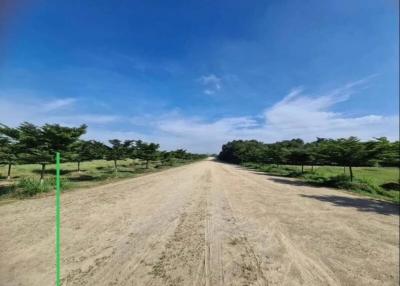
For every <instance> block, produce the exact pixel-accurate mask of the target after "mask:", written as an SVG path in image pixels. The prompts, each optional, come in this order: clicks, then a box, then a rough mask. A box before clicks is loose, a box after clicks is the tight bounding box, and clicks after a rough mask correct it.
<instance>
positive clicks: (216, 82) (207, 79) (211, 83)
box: [199, 74, 222, 95]
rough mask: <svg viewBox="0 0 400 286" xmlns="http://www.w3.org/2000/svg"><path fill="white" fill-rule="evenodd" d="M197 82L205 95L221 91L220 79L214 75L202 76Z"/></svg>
mask: <svg viewBox="0 0 400 286" xmlns="http://www.w3.org/2000/svg"><path fill="white" fill-rule="evenodd" d="M199 82H200V83H201V84H202V85H203V86H204V90H203V92H204V93H205V94H207V95H211V94H214V93H216V92H218V91H219V90H221V89H222V79H221V78H219V77H217V76H216V75H215V74H209V75H203V76H201V77H200V78H199Z"/></svg>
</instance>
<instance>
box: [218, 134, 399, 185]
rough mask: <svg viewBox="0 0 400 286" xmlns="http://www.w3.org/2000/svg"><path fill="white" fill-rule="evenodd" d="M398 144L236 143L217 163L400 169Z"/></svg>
mask: <svg viewBox="0 0 400 286" xmlns="http://www.w3.org/2000/svg"><path fill="white" fill-rule="evenodd" d="M399 152H400V144H399V141H395V142H390V141H389V140H388V139H387V138H386V137H380V138H375V139H374V140H369V141H364V142H363V141H361V140H359V139H358V138H357V137H354V136H351V137H349V138H340V139H328V138H317V140H316V141H314V142H309V143H305V142H304V141H303V140H302V139H292V140H284V141H279V142H275V143H269V144H268V143H263V142H260V141H257V140H234V141H231V142H228V143H226V144H224V145H223V146H222V150H221V152H220V153H219V155H218V159H219V160H221V161H224V162H228V163H234V164H243V163H262V164H276V165H277V166H279V165H300V166H302V172H303V167H304V165H310V166H316V165H332V166H342V167H344V168H346V167H348V168H349V172H350V179H351V180H352V179H353V170H352V167H358V166H382V167H399V165H400V158H399V157H400V156H399Z"/></svg>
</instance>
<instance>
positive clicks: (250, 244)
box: [0, 161, 399, 286]
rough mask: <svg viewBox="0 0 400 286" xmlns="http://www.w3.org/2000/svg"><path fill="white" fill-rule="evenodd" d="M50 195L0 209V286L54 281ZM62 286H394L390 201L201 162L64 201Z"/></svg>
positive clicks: (394, 227)
mask: <svg viewBox="0 0 400 286" xmlns="http://www.w3.org/2000/svg"><path fill="white" fill-rule="evenodd" d="M54 213H55V198H54V197H47V198H42V199H33V200H25V201H20V202H16V203H12V204H7V205H3V206H0V218H1V219H0V285H29V286H32V285H40V286H43V285H54V284H55V283H54V281H55V266H54V261H55V254H54V252H55V250H54V249H55V247H54V234H55V228H54ZM61 216H62V230H61V231H62V247H61V251H62V265H61V268H62V282H63V285H207V286H208V285H398V283H399V273H398V269H399V249H398V242H399V232H398V228H399V214H398V209H397V208H396V207H394V206H393V205H389V204H385V203H379V202H375V203H374V202H373V201H370V200H367V199H364V198H360V197H356V196H352V195H348V194H346V193H343V192H339V191H335V190H330V189H324V188H312V187H308V186H303V185H301V184H300V183H297V182H296V181H292V180H288V179H283V178H274V177H269V176H265V175H262V174H257V173H254V172H251V171H248V170H244V169H241V168H240V167H237V166H232V165H226V164H221V163H218V162H213V161H202V162H198V163H194V164H191V165H187V166H183V167H179V168H175V169H170V170H167V171H164V172H160V173H154V174H150V175H146V176H143V177H139V178H136V179H130V180H126V181H122V182H119V183H114V184H111V185H106V186H102V187H96V188H93V189H87V190H77V191H71V192H68V193H65V194H63V195H62V212H61Z"/></svg>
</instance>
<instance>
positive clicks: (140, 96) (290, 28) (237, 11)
mask: <svg viewBox="0 0 400 286" xmlns="http://www.w3.org/2000/svg"><path fill="white" fill-rule="evenodd" d="M13 2H15V1H9V3H13ZM34 2H35V3H34ZM20 3H22V4H20V5H7V6H4V4H2V5H3V7H0V9H2V10H3V12H2V13H0V17H1V18H3V19H1V21H0V52H1V53H0V122H2V123H5V124H8V125H12V126H16V125H18V124H19V123H21V122H22V121H30V122H34V123H37V124H43V123H45V122H53V123H61V124H66V125H71V126H72V125H78V124H81V123H86V124H88V125H89V129H88V134H87V135H86V138H94V139H99V140H106V139H111V138H120V139H128V138H130V139H144V140H149V141H157V142H160V143H161V146H162V148H163V149H173V148H185V149H188V150H191V151H196V152H217V151H218V150H219V149H220V146H221V144H222V143H224V142H226V141H228V140H232V139H238V138H242V139H252V138H254V139H259V140H263V141H266V142H273V141H275V140H282V139H289V138H293V137H300V138H303V139H305V140H313V139H315V137H317V136H318V137H344V136H350V135H356V136H359V137H360V138H362V139H369V138H372V137H374V136H387V137H389V138H391V139H397V138H398V106H399V103H398V94H399V84H398V78H399V67H398V62H399V56H398V48H399V39H398V33H399V30H398V29H399V28H398V21H399V13H398V8H399V7H398V1H396V0H381V1H379V0H371V1H369V0H363V1H357V0H354V1H341V0H336V1H317V0H316V1H282V0H280V1H44V0H42V1H24V2H20Z"/></svg>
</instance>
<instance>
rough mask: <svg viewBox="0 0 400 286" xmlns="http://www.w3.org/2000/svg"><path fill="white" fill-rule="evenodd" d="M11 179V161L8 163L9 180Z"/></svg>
mask: <svg viewBox="0 0 400 286" xmlns="http://www.w3.org/2000/svg"><path fill="white" fill-rule="evenodd" d="M10 179H11V163H9V164H8V172H7V180H10Z"/></svg>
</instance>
